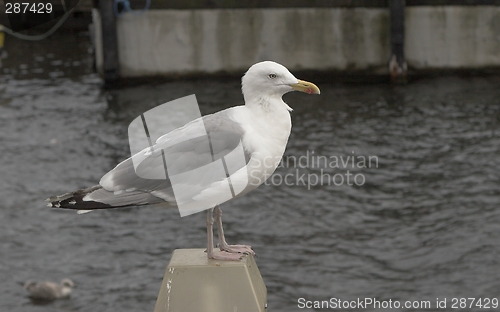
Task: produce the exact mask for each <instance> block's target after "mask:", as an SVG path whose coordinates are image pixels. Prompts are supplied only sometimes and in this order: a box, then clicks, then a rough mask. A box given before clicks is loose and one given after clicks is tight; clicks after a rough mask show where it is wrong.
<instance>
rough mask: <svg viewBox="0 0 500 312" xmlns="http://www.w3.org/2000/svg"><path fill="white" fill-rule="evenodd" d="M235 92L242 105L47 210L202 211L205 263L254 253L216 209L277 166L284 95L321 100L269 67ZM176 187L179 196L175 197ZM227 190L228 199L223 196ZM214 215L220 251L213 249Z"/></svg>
mask: <svg viewBox="0 0 500 312" xmlns="http://www.w3.org/2000/svg"><path fill="white" fill-rule="evenodd" d="M241 89H242V92H243V97H244V100H245V105H242V106H235V107H231V108H228V109H225V110H222V111H220V112H217V113H215V114H211V115H207V116H204V117H201V118H199V119H197V120H194V121H192V122H190V123H188V124H186V125H185V126H183V127H181V128H178V129H175V130H173V131H171V132H169V133H167V134H165V135H163V136H161V137H160V138H158V139H157V140H156V144H154V145H151V146H150V147H149V148H146V149H144V150H143V151H141V152H139V153H137V154H136V155H134V156H133V157H131V158H128V159H126V160H125V161H123V162H121V163H120V164H118V165H117V166H116V167H115V168H114V169H113V170H111V171H110V172H108V173H107V174H106V175H104V176H103V177H102V178H101V180H100V182H99V185H96V186H93V187H89V188H86V189H81V190H78V191H75V192H71V193H67V194H64V195H61V196H53V197H50V198H48V199H47V201H49V202H50V203H49V207H56V208H67V209H76V210H79V212H80V213H82V212H87V211H89V210H94V209H106V208H118V207H127V206H139V205H157V204H161V205H162V206H167V207H178V208H179V210H181V209H182V207H193V205H194V206H196V205H198V206H199V205H204V206H203V207H204V209H207V236H208V243H207V255H208V258H210V259H217V260H239V259H241V257H242V256H243V254H254V252H253V250H252V249H251V247H250V246H246V245H228V244H227V242H226V240H225V238H224V231H223V229H222V217H221V216H222V211H221V209H220V208H219V204H221V203H223V202H225V201H227V200H229V199H231V198H235V197H239V196H241V195H243V194H245V193H247V192H249V191H251V190H253V189H255V188H257V187H258V186H259V185H261V184H262V183H264V181H265V180H266V179H267V178H269V177H270V176H271V175H272V174H273V172H274V171H275V169H276V167H277V166H278V165H279V162H280V161H281V158H282V157H283V153H284V151H285V147H286V144H287V142H288V137H289V135H290V131H291V127H292V123H291V117H290V111H292V109H291V108H290V107H289V106H288V105H287V104H286V103H285V102H284V101H283V99H282V96H283V95H284V94H285V93H288V92H290V91H300V92H305V93H308V94H319V93H320V90H319V88H318V87H317V86H316V85H315V84H313V83H310V82H307V81H302V80H299V79H297V78H295V76H294V75H292V74H291V73H290V72H289V71H288V69H287V68H286V67H284V66H282V65H280V64H278V63H275V62H271V61H265V62H260V63H257V64H254V65H253V66H252V67H250V69H249V70H248V71H247V72H246V74H245V75H244V76H243V78H242V88H241ZM200 124H201V125H202V126H203V128H204V129H203V130H206V135H205V136H200V135H199V133H200ZM145 128H146V126H145ZM207 138H208V139H207ZM172 142H180V143H176V144H173V143H172ZM206 142H208V144H205V143H206ZM238 151H241V153H238ZM137 157H142V158H141V159H143V161H142V163H141V164H140V166H138V167H137V168H135V167H134V160H133V159H137ZM166 159H167V160H166ZM158 160H160V161H158ZM161 160H163V161H161ZM215 162H219V163H222V165H223V166H224V171H225V174H224V175H217V174H216V172H215V171H213V170H211V169H207V168H210V166H209V165H211V164H213V163H215ZM141 166H142V167H141ZM139 167H141V168H139ZM164 167H165V168H164ZM139 169H141V170H142V169H143V170H145V171H148V172H163V171H164V172H165V175H166V178H163V179H145V178H143V177H142V176H140V175H138V171H137V170H139ZM201 169H203V170H201ZM189 173H193V174H191V177H190V179H188V180H183V181H182V182H181V183H177V184H176V182H175V181H176V180H175V177H179V176H182V175H184V174H187V175H189ZM172 181H174V182H172ZM179 184H180V186H179ZM176 186H177V187H180V188H181V189H182V190H183V193H182V194H181V195H179V192H177V191H176ZM228 190H230V195H232V196H229V197H228V196H227V193H228ZM174 193H175V194H174ZM213 214H215V221H216V224H217V228H218V237H219V243H218V247H219V249H220V251H215V250H214V243H213V223H214V218H213ZM181 215H182V211H181Z"/></svg>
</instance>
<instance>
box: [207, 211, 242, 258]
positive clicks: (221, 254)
mask: <svg viewBox="0 0 500 312" xmlns="http://www.w3.org/2000/svg"><path fill="white" fill-rule="evenodd" d="M212 214H213V208H211V209H208V210H207V257H208V259H214V260H230V261H237V260H240V259H241V258H242V257H243V255H242V254H235V253H230V252H227V251H223V250H222V251H214V233H213V228H214V218H213V216H212Z"/></svg>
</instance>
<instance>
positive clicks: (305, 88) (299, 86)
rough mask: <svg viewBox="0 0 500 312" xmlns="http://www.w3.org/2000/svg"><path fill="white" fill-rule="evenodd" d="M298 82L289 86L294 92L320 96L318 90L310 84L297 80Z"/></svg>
mask: <svg viewBox="0 0 500 312" xmlns="http://www.w3.org/2000/svg"><path fill="white" fill-rule="evenodd" d="M297 80H298V81H299V82H298V83H296V84H292V85H290V87H292V89H294V90H295V91H300V92H305V93H307V94H320V91H319V88H318V86H317V85H315V84H314V83H312V82H308V81H304V80H300V79H297Z"/></svg>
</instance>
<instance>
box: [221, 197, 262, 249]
mask: <svg viewBox="0 0 500 312" xmlns="http://www.w3.org/2000/svg"><path fill="white" fill-rule="evenodd" d="M214 211H215V220H216V221H217V232H218V235H219V244H218V245H219V249H220V250H222V251H227V252H230V253H242V254H250V255H252V256H255V252H254V251H253V250H252V247H250V246H248V245H228V243H227V242H226V238H225V237H224V229H223V228H222V210H221V209H220V207H219V205H217V206H215V208H214Z"/></svg>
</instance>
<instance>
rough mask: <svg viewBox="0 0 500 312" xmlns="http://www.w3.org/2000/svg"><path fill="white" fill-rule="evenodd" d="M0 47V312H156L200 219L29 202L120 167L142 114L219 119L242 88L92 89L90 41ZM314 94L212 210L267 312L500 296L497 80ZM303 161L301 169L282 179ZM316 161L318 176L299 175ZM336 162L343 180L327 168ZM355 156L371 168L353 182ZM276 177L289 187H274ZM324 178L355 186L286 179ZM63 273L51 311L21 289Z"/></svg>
mask: <svg viewBox="0 0 500 312" xmlns="http://www.w3.org/2000/svg"><path fill="white" fill-rule="evenodd" d="M49 43H50V44H49ZM6 46H7V47H8V52H9V57H8V58H6V59H4V60H3V63H4V68H3V69H1V70H2V73H3V75H2V76H1V78H0V82H1V86H0V142H2V143H1V153H0V160H1V165H0V177H1V179H0V222H1V226H0V241H1V244H0V260H1V261H0V276H1V281H0V310H1V311H12V312H14V311H19V312H30V311H110V312H111V311H113V312H115V311H131V312H132V311H134V312H136V311H152V310H153V307H154V304H155V300H156V296H157V294H158V290H159V287H160V284H161V280H162V277H163V274H164V270H165V267H166V266H167V264H168V261H169V259H170V256H171V254H172V251H173V250H174V249H176V248H203V247H204V245H205V241H206V239H205V235H206V234H205V219H204V218H205V217H204V214H196V215H193V216H189V217H185V218H181V217H180V216H179V213H178V211H176V210H162V209H158V208H128V209H121V210H110V211H99V212H93V213H90V214H85V215H77V214H75V213H74V212H72V211H62V210H55V209H49V208H47V207H45V203H44V201H43V200H44V199H45V198H46V197H48V196H50V195H55V194H61V193H64V192H67V191H71V190H74V189H77V188H81V187H85V186H90V185H94V184H96V182H97V181H99V179H100V177H101V176H102V175H103V174H104V173H106V172H107V170H110V169H112V168H113V167H114V165H115V164H116V163H117V162H119V161H121V160H123V159H124V158H126V157H127V156H129V155H128V153H129V151H128V145H127V144H128V141H127V126H128V124H129V123H130V122H131V120H132V119H133V118H135V117H136V116H137V115H138V114H139V113H141V112H143V111H146V110H148V109H150V108H152V107H154V106H156V105H159V104H161V103H164V102H166V101H169V100H173V99H176V98H179V97H181V96H185V95H189V94H193V93H195V94H196V95H197V98H198V102H199V103H200V105H201V110H202V113H204V114H206V113H211V112H215V111H218V110H220V109H224V108H226V107H230V106H233V105H236V104H240V103H242V96H241V94H240V89H239V81H238V80H237V79H236V80H234V81H233V80H229V81H226V80H225V81H216V80H213V79H211V80H198V81H174V82H169V83H151V84H148V85H142V86H135V87H127V88H123V89H120V90H112V91H103V90H102V88H101V81H100V79H99V77H98V76H97V75H96V74H94V73H93V72H92V70H91V68H90V66H91V62H90V57H89V55H88V54H87V49H88V38H87V37H84V36H68V35H66V36H60V37H55V38H52V39H50V41H46V42H45V43H19V42H17V41H7V43H6ZM9 49H10V50H9ZM15 51H23V53H24V54H17V52H15ZM69 51H71V52H72V53H69ZM318 85H319V86H320V88H321V90H322V94H321V96H308V95H305V94H290V95H286V96H285V100H286V101H287V102H288V103H289V105H290V106H292V107H293V108H294V112H293V113H292V115H293V116H292V120H293V125H294V126H293V131H292V135H291V137H290V140H289V144H288V148H287V151H286V157H285V160H287V161H286V163H288V167H283V168H279V169H278V171H277V174H278V176H275V177H273V180H272V181H271V182H273V183H269V184H270V185H268V186H262V187H260V188H258V189H257V190H255V191H253V192H252V193H250V194H248V195H246V196H244V197H242V198H239V199H237V200H235V201H232V202H229V203H226V204H224V205H223V210H224V212H225V214H224V219H225V226H226V234H227V239H228V241H229V242H230V243H231V242H234V243H236V242H238V243H248V244H251V245H252V246H253V248H254V250H255V251H256V252H257V254H258V256H259V257H258V259H257V263H258V265H259V268H260V270H261V273H262V276H263V278H264V280H265V282H266V285H267V287H268V300H269V311H299V309H298V307H297V301H298V299H299V298H306V299H308V300H329V299H330V298H332V297H334V298H340V299H342V300H356V299H357V298H366V297H372V298H377V299H378V300H389V299H392V300H393V301H394V300H400V301H405V300H429V301H431V304H432V309H427V310H426V311H431V310H435V309H436V307H435V301H436V298H438V297H439V298H447V299H448V308H449V307H450V304H451V303H450V301H451V300H452V298H453V297H458V298H460V297H466V298H467V297H475V298H479V297H482V298H494V297H495V298H499V297H500V281H499V279H498V276H499V273H500V247H499V246H500V245H499V244H498V242H499V240H500V225H499V224H500V210H499V204H500V190H499V182H500V169H499V168H500V157H499V154H500V88H499V85H500V78H499V77H469V78H459V77H444V78H429V79H422V80H418V81H413V82H412V83H411V84H409V85H407V86H400V87H394V86H391V85H387V84H342V83H336V82H320V83H318ZM301 156H303V158H302V160H303V161H304V162H302V164H304V163H305V162H307V161H309V163H307V165H306V166H300V163H297V166H295V167H294V166H293V165H294V160H297V161H298V160H299V159H300V157H301ZM318 156H323V159H325V158H328V159H329V163H328V164H324V163H323V164H322V165H317V164H312V163H311V161H312V160H314V159H316V160H318V159H319V158H318ZM348 156H349V157H355V159H356V163H354V166H352V165H353V164H352V163H350V164H348V165H347V166H343V165H342V164H341V163H340V164H338V166H335V163H332V162H331V161H333V160H335V159H338V160H340V159H341V157H342V159H344V160H347V157H348ZM369 156H372V158H371V159H372V160H373V162H372V163H371V166H370V167H369V168H368V166H366V167H362V168H360V166H358V163H357V161H359V160H360V159H361V158H362V157H365V158H366V159H368V157H369ZM350 159H351V158H350ZM375 160H376V161H375ZM367 165H368V164H367ZM337 167H340V168H337ZM287 174H288V177H289V179H288V180H287V181H288V184H290V185H284V184H280V183H279V182H280V177H284V176H286V175H287ZM335 174H338V176H337V180H334V181H335V182H336V183H337V184H340V183H339V182H340V178H346V177H347V175H348V174H351V179H352V178H353V176H354V175H357V179H358V180H357V182H361V181H363V182H364V184H363V185H360V186H358V185H351V186H349V185H346V181H344V182H345V183H344V184H342V185H335V184H334V183H330V185H328V184H327V183H324V185H322V186H320V185H311V184H310V185H305V184H304V183H302V181H304V180H301V179H300V177H301V176H302V177H303V178H304V179H305V182H307V177H318V176H324V177H328V176H330V177H333V176H334V175H335ZM361 178H363V179H362V180H361ZM297 182H298V183H297ZM311 182H312V184H315V183H313V182H314V179H313V180H311ZM306 184H307V183H306ZM351 184H352V183H351ZM64 277H70V278H71V279H73V281H74V282H75V283H76V285H77V288H76V289H75V290H74V295H73V297H72V298H71V299H69V300H63V301H59V302H54V303H51V304H48V305H35V304H33V303H32V302H31V301H30V300H29V299H28V298H27V297H26V294H25V292H24V290H23V288H22V287H21V283H22V282H24V281H26V280H28V279H36V280H40V279H51V280H59V279H61V278H64ZM307 310H308V309H302V310H301V311H307ZM309 310H310V311H312V310H313V309H309ZM345 310H349V309H345ZM351 310H353V311H354V310H355V309H351ZM401 310H403V309H393V310H391V311H401ZM417 310H421V309H415V311H417ZM443 310H444V309H442V310H440V311H443ZM472 310H477V309H472Z"/></svg>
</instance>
